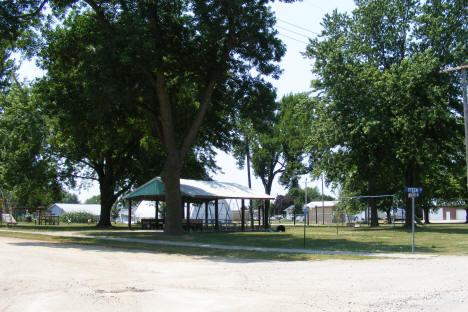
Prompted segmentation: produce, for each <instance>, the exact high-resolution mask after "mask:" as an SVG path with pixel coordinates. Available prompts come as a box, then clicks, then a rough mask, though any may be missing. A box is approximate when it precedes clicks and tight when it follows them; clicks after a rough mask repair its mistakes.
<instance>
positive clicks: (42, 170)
mask: <svg viewBox="0 0 468 312" xmlns="http://www.w3.org/2000/svg"><path fill="white" fill-rule="evenodd" d="M36 102H37V98H36V97H34V95H32V94H31V90H30V88H28V87H26V86H23V87H22V86H20V85H18V84H13V85H12V87H11V89H10V90H9V92H8V94H4V93H2V94H1V95H0V146H1V148H0V190H2V191H3V192H4V193H7V194H8V196H7V197H8V199H9V203H10V206H12V205H13V206H18V207H27V208H36V207H37V206H48V205H49V204H51V203H53V202H56V201H58V200H60V199H61V197H62V188H61V185H60V180H59V177H58V176H57V168H58V167H57V163H56V162H55V160H54V159H53V158H52V157H50V154H49V152H48V144H47V137H48V129H47V126H46V124H45V120H44V116H43V114H42V112H41V111H40V110H39V109H38V108H37V105H36Z"/></svg>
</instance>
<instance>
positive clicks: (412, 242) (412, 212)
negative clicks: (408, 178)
mask: <svg viewBox="0 0 468 312" xmlns="http://www.w3.org/2000/svg"><path fill="white" fill-rule="evenodd" d="M410 194H411V203H412V207H411V231H412V241H411V252H412V253H414V199H415V197H416V194H415V193H410Z"/></svg>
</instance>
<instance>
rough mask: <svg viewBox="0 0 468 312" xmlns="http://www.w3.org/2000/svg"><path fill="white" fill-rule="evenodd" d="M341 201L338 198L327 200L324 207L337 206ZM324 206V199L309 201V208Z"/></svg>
mask: <svg viewBox="0 0 468 312" xmlns="http://www.w3.org/2000/svg"><path fill="white" fill-rule="evenodd" d="M338 203H339V201H337V200H325V201H324V202H323V207H335V206H336V205H338ZM315 207H322V201H321V200H320V201H312V202H309V203H307V208H315Z"/></svg>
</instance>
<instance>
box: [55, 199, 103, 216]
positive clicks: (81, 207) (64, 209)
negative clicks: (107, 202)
mask: <svg viewBox="0 0 468 312" xmlns="http://www.w3.org/2000/svg"><path fill="white" fill-rule="evenodd" d="M48 210H49V211H50V212H51V213H52V215H54V216H60V215H62V214H64V213H73V212H87V213H90V214H92V215H94V216H96V217H98V218H99V217H100V216H101V205H95V204H93V205H91V204H61V203H55V204H52V205H51V206H50V207H49V208H48Z"/></svg>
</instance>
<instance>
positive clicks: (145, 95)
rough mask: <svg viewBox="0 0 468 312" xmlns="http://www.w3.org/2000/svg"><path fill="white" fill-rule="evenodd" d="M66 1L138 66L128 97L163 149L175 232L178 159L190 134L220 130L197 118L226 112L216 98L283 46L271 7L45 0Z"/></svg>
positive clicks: (267, 66) (261, 70) (264, 67)
mask: <svg viewBox="0 0 468 312" xmlns="http://www.w3.org/2000/svg"><path fill="white" fill-rule="evenodd" d="M285 2H290V1H285ZM72 4H78V5H82V9H80V11H79V12H80V14H83V15H88V16H92V17H93V18H95V19H96V20H97V21H98V22H99V25H100V26H101V29H100V30H101V31H104V32H106V35H107V37H108V38H109V41H112V42H113V46H112V49H111V50H108V51H112V52H114V53H116V54H118V55H119V56H120V63H122V64H125V65H127V66H129V67H130V66H131V67H132V68H133V72H138V73H139V76H138V78H139V79H137V80H135V81H134V84H138V85H139V86H140V87H141V88H142V90H143V91H142V92H141V101H140V102H138V101H137V102H136V103H135V104H136V105H139V106H140V107H142V108H143V109H146V112H147V114H148V116H150V117H151V119H152V121H151V125H152V127H153V129H155V132H156V133H157V135H158V137H159V140H160V142H161V147H162V150H163V151H164V153H165V162H164V165H163V170H162V171H161V172H162V174H161V176H162V179H163V181H164V183H165V187H166V202H167V205H168V209H167V217H166V220H167V223H166V227H165V231H166V233H169V234H180V233H182V226H181V219H182V212H181V210H180V204H181V199H180V176H181V172H182V168H183V163H184V160H185V159H186V156H187V155H188V154H189V152H190V150H191V148H192V146H193V145H194V144H195V142H196V141H197V138H200V137H203V136H204V135H210V134H211V135H216V134H217V132H218V131H219V130H220V129H216V131H213V130H212V129H211V128H208V127H207V128H206V129H202V125H203V123H204V121H206V120H210V119H212V118H214V119H217V120H220V119H221V120H224V119H226V118H227V117H228V113H229V111H230V110H231V111H232V110H233V108H231V107H230V106H225V105H223V104H225V103H226V102H225V101H222V100H221V99H222V96H223V95H225V94H226V93H229V92H228V91H229V89H230V88H231V87H232V86H233V85H234V86H235V85H238V84H239V83H240V82H241V81H243V80H245V79H248V78H249V77H250V75H251V73H252V72H253V71H254V70H255V71H256V73H258V74H261V75H272V76H277V75H278V74H279V68H278V66H277V64H275V62H278V61H279V60H280V58H281V56H282V55H283V54H284V46H283V45H282V44H281V41H280V40H279V39H277V38H276V31H275V30H274V28H273V26H274V23H275V18H274V16H273V13H272V12H271V9H270V8H269V7H268V6H267V1H264V0H256V1H250V0H249V1H162V0H161V1H128V2H115V1H100V2H95V1H91V0H86V1H53V2H51V6H52V7H53V9H66V8H68V7H69V6H70V5H72ZM220 124H221V125H222V123H220ZM218 140H221V139H218ZM102 199H103V201H104V198H102Z"/></svg>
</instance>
